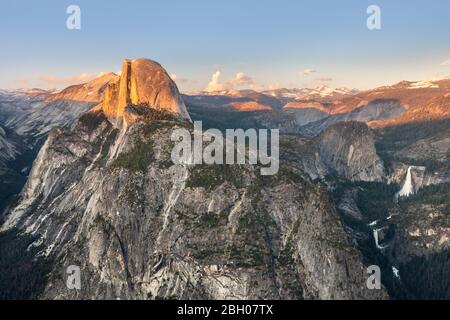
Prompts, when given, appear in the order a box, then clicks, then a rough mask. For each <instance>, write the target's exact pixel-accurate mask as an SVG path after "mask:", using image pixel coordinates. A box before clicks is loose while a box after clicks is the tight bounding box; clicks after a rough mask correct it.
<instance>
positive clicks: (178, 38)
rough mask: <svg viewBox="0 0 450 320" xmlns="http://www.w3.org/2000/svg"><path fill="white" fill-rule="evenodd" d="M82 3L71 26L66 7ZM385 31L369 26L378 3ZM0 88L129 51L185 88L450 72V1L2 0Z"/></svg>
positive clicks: (101, 64) (334, 83)
mask: <svg viewBox="0 0 450 320" xmlns="http://www.w3.org/2000/svg"><path fill="white" fill-rule="evenodd" d="M71 4H76V5H78V6H79V7H80V8H81V30H69V29H67V27H66V20H67V17H68V16H69V15H68V14H67V13H66V8H67V7H68V6H69V5H71ZM371 4H376V5H378V6H379V7H380V8H381V30H373V31H370V30H368V29H367V27H366V19H367V17H368V14H367V13H366V9H367V7H368V6H369V5H371ZM2 7H3V11H2V12H1V13H0V35H1V37H2V40H3V43H4V45H3V50H2V51H1V52H0V68H1V70H2V73H1V76H0V88H2V89H15V88H32V87H37V88H43V89H49V88H58V89H61V88H64V87H67V86H68V85H72V84H76V83H83V82H86V81H88V80H90V79H92V78H94V77H96V76H98V74H100V73H101V72H110V71H112V72H117V71H118V70H120V67H121V63H122V60H123V59H124V58H131V59H133V58H138V57H145V58H149V59H152V60H156V61H158V62H159V63H161V64H162V66H163V67H164V68H165V69H166V70H167V71H168V73H169V74H171V75H172V76H173V78H174V79H175V80H176V82H177V85H178V86H179V88H180V90H181V91H182V92H190V91H200V90H205V89H207V88H209V89H211V90H213V89H221V88H223V89H227V88H234V89H247V88H250V89H255V90H265V89H271V88H278V87H286V88H294V87H295V88H302V87H316V86H319V85H326V86H330V87H348V88H357V89H361V90H364V89H370V88H374V87H378V86H383V85H389V84H394V83H397V82H399V81H402V80H409V81H415V80H430V79H435V78H442V77H444V76H446V75H448V74H450V41H448V40H450V20H449V19H448V17H447V16H448V12H450V2H448V1H445V0H437V1H433V3H430V2H427V1H423V0H415V1H404V0H402V1H395V3H393V2H392V1H386V0H383V1H365V0H363V1H348V2H346V3H345V4H343V3H334V2H332V1H314V2H313V1H302V2H297V3H290V2H287V1H277V2H275V1H245V2H242V1H240V2H238V1H228V2H226V3H215V2H214V3H213V2H211V1H209V2H208V1H203V0H202V1H195V2H191V3H187V2H185V1H174V2H172V3H171V4H167V3H163V2H157V1H145V2H144V1H132V2H130V1H128V2H125V1H116V2H114V3H111V2H106V1H96V2H95V3H92V2H88V1H76V2H74V1H59V2H58V3H57V4H55V3H52V2H51V1H50V0H45V1H41V2H40V3H26V2H24V1H3V6H2Z"/></svg>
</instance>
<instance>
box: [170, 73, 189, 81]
mask: <svg viewBox="0 0 450 320" xmlns="http://www.w3.org/2000/svg"><path fill="white" fill-rule="evenodd" d="M170 77H171V78H172V80H173V81H175V82H176V83H186V82H188V81H189V80H188V79H187V78H181V77H179V76H177V75H176V74H175V73H172V74H171V75H170Z"/></svg>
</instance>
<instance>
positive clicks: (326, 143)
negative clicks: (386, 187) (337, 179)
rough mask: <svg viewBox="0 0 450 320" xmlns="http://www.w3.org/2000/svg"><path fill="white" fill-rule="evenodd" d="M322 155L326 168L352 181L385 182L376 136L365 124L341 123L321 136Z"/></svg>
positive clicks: (320, 150)
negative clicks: (383, 180)
mask: <svg viewBox="0 0 450 320" xmlns="http://www.w3.org/2000/svg"><path fill="white" fill-rule="evenodd" d="M318 148H319V154H320V157H321V159H322V161H323V162H324V163H325V165H326V166H327V167H329V168H331V169H332V170H334V171H335V172H336V173H337V174H338V175H340V176H343V177H345V178H347V179H348V180H351V181H382V179H383V176H384V167H383V162H382V161H381V160H380V158H379V157H378V155H377V152H376V149H375V145H374V140H373V135H372V133H371V132H370V129H369V127H368V126H367V125H366V124H364V123H361V122H354V121H349V122H340V123H337V124H335V125H333V126H331V127H329V128H328V129H326V130H325V131H324V132H322V133H321V134H320V135H319V137H318Z"/></svg>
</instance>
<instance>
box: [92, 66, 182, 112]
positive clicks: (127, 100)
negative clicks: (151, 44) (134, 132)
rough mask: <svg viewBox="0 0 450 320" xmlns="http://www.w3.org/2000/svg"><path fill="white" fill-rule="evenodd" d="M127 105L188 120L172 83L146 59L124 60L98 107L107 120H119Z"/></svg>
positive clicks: (165, 73) (159, 68) (159, 67)
mask: <svg viewBox="0 0 450 320" xmlns="http://www.w3.org/2000/svg"><path fill="white" fill-rule="evenodd" d="M128 105H146V106H148V107H150V108H153V109H156V110H161V111H166V112H170V113H173V114H174V115H179V117H180V118H182V119H187V120H190V117H189V113H188V112H187V110H186V106H185V105H184V102H183V100H182V98H181V95H180V93H179V91H178V88H177V86H176V84H175V82H174V81H173V80H172V79H171V78H170V76H169V75H168V74H167V72H166V70H164V68H163V67H162V66H161V65H160V64H159V63H157V62H155V61H152V60H149V59H143V58H140V59H136V60H127V59H125V60H124V62H123V64H122V74H121V76H120V79H119V80H118V81H117V82H115V83H113V84H111V85H109V87H108V88H107V89H106V92H105V97H104V100H103V102H102V103H101V104H100V105H99V106H98V108H101V109H102V110H103V112H104V113H105V114H106V116H108V117H122V116H123V115H124V111H125V108H126V107H127V106H128Z"/></svg>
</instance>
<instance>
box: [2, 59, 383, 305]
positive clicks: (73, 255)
mask: <svg viewBox="0 0 450 320" xmlns="http://www.w3.org/2000/svg"><path fill="white" fill-rule="evenodd" d="M142 65H143V66H142ZM124 68H125V70H124V71H125V73H124V72H123V73H122V76H121V80H120V82H118V84H117V85H112V86H110V87H109V88H108V89H107V90H108V92H109V93H106V96H105V100H104V101H103V103H102V104H101V105H100V106H101V108H95V109H94V110H91V111H90V112H88V113H87V114H85V115H83V116H82V117H81V118H80V119H79V121H78V123H77V125H76V126H75V127H74V128H72V129H70V128H57V129H54V130H53V131H52V132H51V133H50V135H49V136H48V139H47V140H46V142H45V144H44V146H43V147H42V148H41V150H40V152H39V154H38V156H37V158H36V160H35V162H34V164H33V168H32V170H31V173H30V176H29V179H28V181H27V183H26V185H25V187H24V189H23V191H22V193H21V199H20V201H19V203H18V205H17V206H16V207H15V208H13V209H12V211H11V213H10V215H9V216H8V218H7V220H6V222H5V223H4V224H3V225H2V228H1V231H2V232H11V231H13V230H14V231H15V232H17V234H18V235H21V236H30V237H31V236H32V237H33V239H35V240H33V242H32V244H31V245H30V246H29V247H30V248H39V254H37V255H36V257H35V259H39V260H41V259H42V260H45V261H46V262H47V263H48V264H49V265H50V266H49V270H50V271H49V272H48V274H47V275H46V277H45V279H46V282H45V285H44V287H43V290H42V292H40V294H39V297H40V298H49V299H115V298H120V299H160V298H165V299H171V298H172V299H173V298H177V299H179V298H184V299H382V298H387V295H386V292H385V290H384V289H381V290H369V289H367V287H366V280H367V277H368V275H367V273H366V268H365V266H364V265H363V263H362V258H361V256H360V254H359V252H358V251H357V250H356V249H355V248H354V247H353V245H352V243H351V242H350V241H349V240H348V238H347V234H346V233H345V231H344V228H343V226H342V224H341V222H340V220H339V217H338V215H337V213H336V211H335V208H334V206H333V204H332V202H331V200H330V199H329V196H328V194H327V191H326V190H325V189H324V188H323V187H322V186H321V185H320V184H317V183H314V182H312V181H311V179H310V177H309V176H308V174H306V173H305V172H303V171H302V170H301V169H299V168H298V167H297V166H296V165H293V164H292V163H290V162H288V161H282V162H281V164H280V170H279V172H278V174H276V175H273V176H261V175H260V173H259V172H260V170H259V168H258V167H256V166H255V167H254V166H250V165H191V164H186V165H175V164H173V163H172V161H171V158H170V154H171V150H172V149H173V145H174V142H173V141H171V139H170V137H171V133H172V132H173V130H174V129H176V128H186V129H188V130H190V132H191V133H192V130H193V129H192V125H191V123H190V121H186V120H189V117H188V115H187V114H185V109H183V106H184V104H183V103H182V101H181V100H180V98H179V95H178V90H177V89H176V86H175V85H174V84H173V82H171V81H169V82H165V81H168V78H167V77H166V74H162V69H161V67H160V66H159V65H158V64H156V63H152V62H148V60H145V61H142V60H136V61H134V62H128V61H126V62H125V63H124ZM128 68H131V69H130V70H131V74H128V71H127V70H128ZM136 68H137V74H135V75H134V76H133V74H134V72H133V70H135V69H136ZM141 68H142V69H141ZM142 70H143V71H142ZM127 74H128V75H127ZM161 77H162V78H161ZM124 79H125V80H124ZM155 79H162V80H161V81H162V82H161V81H159V80H155ZM123 83H125V84H127V86H126V88H125V87H122V84H123ZM153 84H155V86H153ZM156 84H157V85H156ZM163 84H164V85H163ZM172 85H173V86H175V87H172ZM124 86H125V85H124ZM123 90H125V93H124V91H123ZM117 93H118V94H117ZM124 104H127V105H126V106H124ZM135 104H136V105H135ZM138 107H139V108H138ZM136 108H137V109H139V114H140V117H135V116H134V114H135V113H136V110H137V109H136ZM142 115H143V116H142ZM168 115H170V117H169V116H168ZM117 117H119V118H120V117H123V118H124V119H125V120H126V119H134V120H135V121H129V122H127V123H126V125H123V126H116V125H115V123H114V122H115V121H116V119H117ZM325 141H327V140H326V139H325ZM358 157H359V155H358ZM352 159H353V158H352ZM350 172H353V171H350ZM365 172H366V171H365ZM69 266H78V267H79V268H80V270H81V289H80V290H73V289H69V288H68V287H67V285H66V275H67V274H66V269H67V267H69Z"/></svg>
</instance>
